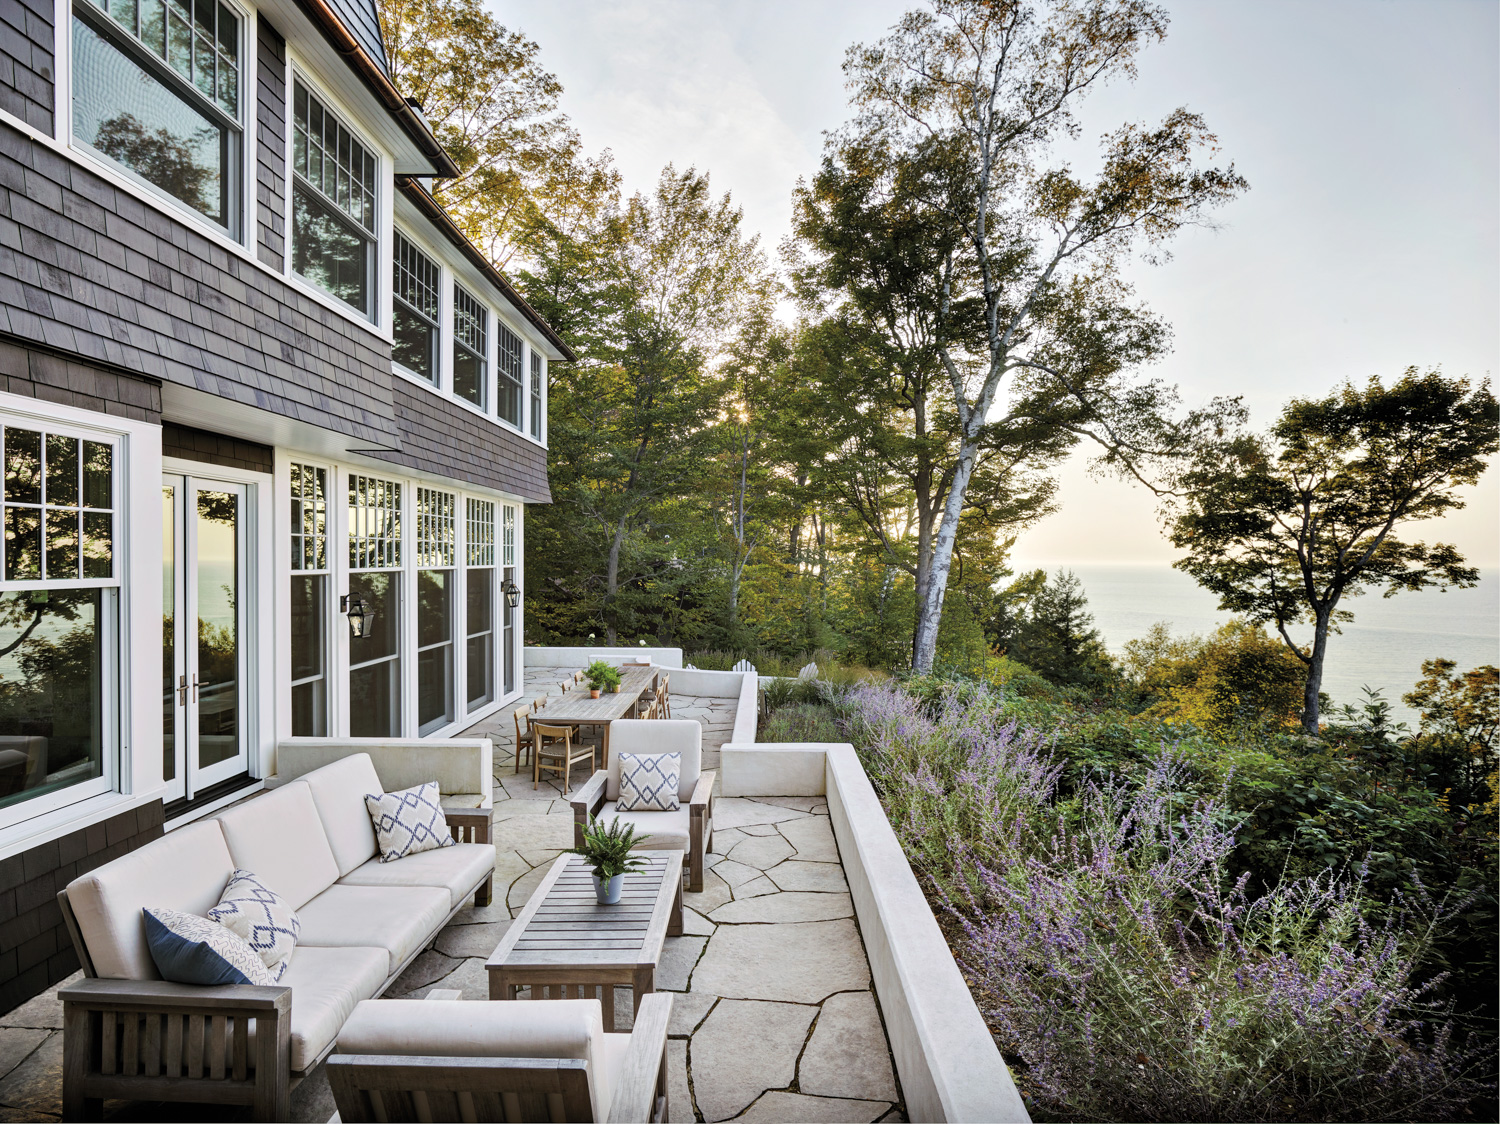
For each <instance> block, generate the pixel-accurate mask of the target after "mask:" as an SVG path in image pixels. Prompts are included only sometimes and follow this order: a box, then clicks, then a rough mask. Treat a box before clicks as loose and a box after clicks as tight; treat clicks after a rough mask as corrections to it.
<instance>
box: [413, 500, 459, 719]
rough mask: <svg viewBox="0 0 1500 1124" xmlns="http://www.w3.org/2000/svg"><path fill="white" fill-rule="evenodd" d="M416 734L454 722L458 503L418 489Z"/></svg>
mask: <svg viewBox="0 0 1500 1124" xmlns="http://www.w3.org/2000/svg"><path fill="white" fill-rule="evenodd" d="M416 491H417V513H416V514H417V733H418V734H420V735H421V736H423V737H426V736H427V735H428V734H430V733H432V732H433V731H434V730H439V729H441V728H442V727H444V726H446V725H448V723H450V722H452V721H453V618H454V615H455V614H454V604H453V599H454V571H455V567H456V566H457V564H458V554H457V527H456V522H457V518H458V499H457V497H456V496H454V494H453V493H452V492H444V491H441V490H439V489H437V488H422V487H419V488H417V490H416Z"/></svg>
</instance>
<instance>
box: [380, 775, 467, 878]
mask: <svg viewBox="0 0 1500 1124" xmlns="http://www.w3.org/2000/svg"><path fill="white" fill-rule="evenodd" d="M365 807H366V808H368V809H369V810H370V822H371V823H373V824H374V825H375V846H376V848H377V849H378V850H379V851H380V861H381V862H383V863H393V862H398V861H399V860H401V859H404V858H406V856H407V855H418V854H421V853H422V852H423V851H431V850H433V849H434V848H436V847H451V846H453V844H454V839H453V835H452V832H451V831H450V830H449V828H448V821H447V819H446V817H445V816H444V814H443V804H442V798H441V797H440V796H439V794H438V786H437V782H436V781H429V782H428V783H426V784H419V785H417V786H416V787H414V788H406V789H402V790H401V791H400V792H378V791H377V792H367V793H365Z"/></svg>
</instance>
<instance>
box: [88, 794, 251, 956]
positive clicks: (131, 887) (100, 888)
mask: <svg viewBox="0 0 1500 1124" xmlns="http://www.w3.org/2000/svg"><path fill="white" fill-rule="evenodd" d="M233 873H234V860H233V859H232V858H230V857H229V848H228V847H227V846H225V843H224V833H223V832H222V831H221V830H220V829H219V822H218V821H217V820H207V821H205V822H202V823H194V824H188V825H187V826H186V827H181V828H178V829H177V830H176V831H174V832H171V833H170V834H168V835H165V836H163V837H162V838H160V839H157V840H154V841H153V842H151V843H148V844H146V845H145V846H144V847H141V848H138V849H137V850H134V851H132V852H130V853H129V854H128V855H122V856H120V857H119V858H118V859H115V860H114V861H112V862H107V863H105V864H104V865H103V866H100V867H96V868H94V869H93V870H91V871H89V872H88V873H87V874H81V875H79V876H78V877H77V878H75V879H73V881H72V882H70V883H68V904H69V905H71V906H72V907H73V916H74V919H75V920H76V921H77V922H78V930H79V932H80V933H81V934H82V935H83V942H84V944H85V945H87V946H88V950H89V959H91V960H92V961H93V962H94V972H95V974H96V975H98V976H99V977H100V978H101V979H106V980H159V979H161V974H160V973H159V972H158V971H157V970H156V964H155V963H154V962H153V961H152V959H151V952H150V950H149V949H148V948H147V947H146V920H145V915H144V914H143V913H142V912H141V910H143V909H145V908H146V907H147V906H151V907H154V908H166V909H176V910H180V911H181V912H183V913H194V914H197V915H198V916H199V917H204V916H206V915H207V914H208V911H209V910H210V909H212V908H213V907H214V905H215V904H216V903H217V902H218V900H219V895H220V894H222V893H223V892H224V887H225V886H226V885H227V884H228V882H229V876H230V875H231V874H233Z"/></svg>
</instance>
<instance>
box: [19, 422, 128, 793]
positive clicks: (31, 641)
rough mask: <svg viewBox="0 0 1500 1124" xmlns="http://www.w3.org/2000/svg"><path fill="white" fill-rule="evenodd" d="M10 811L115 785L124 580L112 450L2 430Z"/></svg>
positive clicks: (61, 436) (23, 429) (33, 431)
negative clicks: (112, 744)
mask: <svg viewBox="0 0 1500 1124" xmlns="http://www.w3.org/2000/svg"><path fill="white" fill-rule="evenodd" d="M0 447H3V458H4V485H3V490H0V506H3V509H4V510H3V524H4V529H5V550H4V556H3V573H0V808H4V807H7V806H10V805H14V804H19V803H21V802H23V801H26V800H31V799H34V798H36V797H39V796H42V795H44V794H47V793H51V792H55V791H57V790H60V789H63V788H67V787H70V786H73V785H79V784H84V783H86V782H91V781H96V780H98V779H99V778H101V777H103V776H104V768H105V756H104V753H105V746H106V742H108V741H112V740H113V720H112V719H111V718H110V717H109V715H110V713H111V706H112V704H111V700H112V697H113V688H114V677H115V675H116V674H117V666H118V656H117V650H116V643H117V641H116V639H115V635H116V631H115V630H116V614H117V612H118V609H117V605H118V594H119V590H118V587H119V584H120V583H119V578H118V576H117V574H116V567H115V565H114V515H115V472H114V469H115V460H116V449H115V446H114V445H113V444H112V443H110V442H105V441H95V440H89V439H88V438H84V437H79V436H75V435H71V434H65V433H58V432H51V431H48V430H44V429H40V428H33V427H31V426H29V425H24V426H12V425H4V426H0Z"/></svg>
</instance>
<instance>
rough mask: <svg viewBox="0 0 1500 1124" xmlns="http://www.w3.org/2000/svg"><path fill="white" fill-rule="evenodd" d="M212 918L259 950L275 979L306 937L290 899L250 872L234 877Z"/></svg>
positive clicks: (283, 971)
mask: <svg viewBox="0 0 1500 1124" xmlns="http://www.w3.org/2000/svg"><path fill="white" fill-rule="evenodd" d="M208 917H209V920H210V921H217V922H218V923H219V924H220V925H223V926H224V927H225V928H226V929H228V930H229V931H230V932H231V933H233V934H234V935H235V936H237V937H239V938H240V939H241V940H242V941H245V942H246V943H248V944H249V945H250V947H251V948H253V949H255V952H256V955H258V956H259V957H260V958H261V962H262V963H264V964H265V966H266V967H267V968H269V969H270V971H271V975H272V977H273V978H274V979H278V980H279V979H281V977H282V976H283V975H284V974H285V973H286V965H287V960H288V959H289V958H290V957H291V955H292V949H294V948H296V947H297V938H298V937H299V936H301V935H302V922H301V921H300V920H298V918H297V912H296V911H295V910H294V909H292V907H291V906H290V905H288V904H287V901H286V899H285V898H283V897H282V896H281V895H280V894H278V893H277V892H276V891H275V890H272V889H271V888H270V887H268V886H266V884H265V883H263V882H262V881H261V880H260V879H259V878H257V877H255V875H253V874H251V873H250V872H249V871H248V870H236V871H235V872H234V873H233V874H231V875H230V876H229V885H227V886H225V887H224V893H223V894H222V895H220V897H219V904H218V905H216V906H214V907H213V909H211V910H209V911H208Z"/></svg>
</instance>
